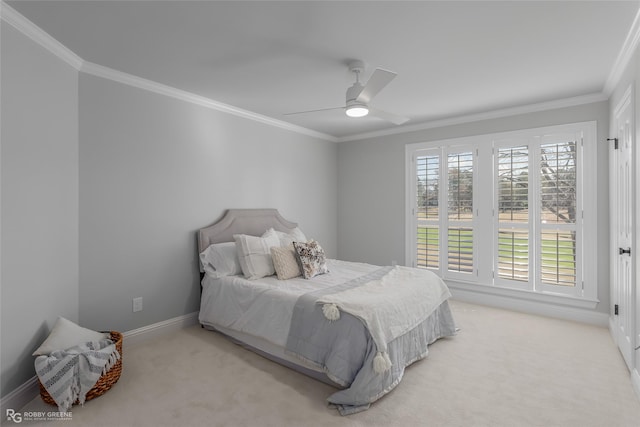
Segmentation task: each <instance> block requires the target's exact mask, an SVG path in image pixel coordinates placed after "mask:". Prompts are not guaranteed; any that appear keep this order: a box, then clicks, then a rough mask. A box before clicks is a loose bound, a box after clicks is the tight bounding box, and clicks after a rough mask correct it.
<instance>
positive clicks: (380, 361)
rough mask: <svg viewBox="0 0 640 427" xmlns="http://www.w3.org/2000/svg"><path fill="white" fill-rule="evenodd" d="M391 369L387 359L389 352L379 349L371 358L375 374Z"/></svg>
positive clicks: (389, 361) (389, 360)
mask: <svg viewBox="0 0 640 427" xmlns="http://www.w3.org/2000/svg"><path fill="white" fill-rule="evenodd" d="M389 369H391V359H389V353H387V352H386V351H385V352H381V351H379V352H378V354H376V357H374V358H373V371H374V372H375V373H376V374H381V373H383V372H387V371H388V370H389Z"/></svg>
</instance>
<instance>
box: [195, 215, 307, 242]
mask: <svg viewBox="0 0 640 427" xmlns="http://www.w3.org/2000/svg"><path fill="white" fill-rule="evenodd" d="M297 226H298V224H297V223H295V222H291V221H287V220H286V219H284V218H283V217H282V216H281V215H280V213H279V212H278V210H277V209H228V210H227V211H226V212H225V214H224V216H223V217H222V218H221V219H220V220H219V221H217V222H216V223H214V224H213V225H210V226H209V227H205V228H201V229H200V230H199V231H198V250H199V252H202V251H204V250H205V249H207V248H208V247H209V245H212V244H214V243H223V242H233V235H234V234H249V235H251V236H262V234H263V233H264V232H265V231H267V230H268V229H269V228H274V229H275V230H277V231H285V232H288V231H291V230H293V229H294V228H296V227H297Z"/></svg>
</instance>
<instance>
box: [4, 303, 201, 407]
mask: <svg viewBox="0 0 640 427" xmlns="http://www.w3.org/2000/svg"><path fill="white" fill-rule="evenodd" d="M196 324H198V312H197V311H194V312H193V313H189V314H185V315H182V316H178V317H174V318H173V319H168V320H163V321H162V322H158V323H154V324H152V325H148V326H143V327H142V328H138V329H133V330H131V331H127V332H124V333H123V334H122V335H123V340H124V343H125V344H126V345H127V346H135V345H139V344H141V343H143V342H145V341H148V340H150V339H152V338H156V337H159V336H162V335H164V334H168V333H171V332H175V331H177V330H180V329H183V328H187V327H189V326H192V325H196ZM39 393H40V388H39V385H38V377H37V376H35V375H34V376H33V377H31V378H29V379H28V380H27V381H26V382H25V383H24V384H22V385H21V386H19V387H18V388H16V389H15V390H13V391H11V392H10V393H8V394H7V395H6V396H4V397H3V398H2V399H0V413H1V414H3V415H4V414H6V413H7V409H13V410H15V411H19V410H20V409H21V408H22V407H24V406H25V405H26V404H27V403H29V402H31V401H32V400H33V399H34V398H35V397H36V396H38V394H39Z"/></svg>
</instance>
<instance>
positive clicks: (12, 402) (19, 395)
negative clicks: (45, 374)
mask: <svg viewBox="0 0 640 427" xmlns="http://www.w3.org/2000/svg"><path fill="white" fill-rule="evenodd" d="M38 393H40V388H39V386H38V377H37V376H35V375H34V376H33V377H31V378H29V379H28V380H27V382H25V383H24V384H22V385H21V386H19V387H18V388H16V389H15V390H13V391H12V392H11V393H9V394H7V395H6V396H5V397H3V398H2V399H0V411H1V412H0V413H2V416H5V414H6V413H7V409H13V410H14V411H19V410H20V409H21V408H22V407H23V406H24V405H26V404H27V403H29V402H31V401H32V400H33V398H34V397H36V396H37V395H38Z"/></svg>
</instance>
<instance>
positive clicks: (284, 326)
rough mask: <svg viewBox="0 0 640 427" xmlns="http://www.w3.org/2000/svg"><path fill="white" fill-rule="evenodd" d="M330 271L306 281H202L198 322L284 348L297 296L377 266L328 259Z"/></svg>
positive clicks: (236, 278)
mask: <svg viewBox="0 0 640 427" xmlns="http://www.w3.org/2000/svg"><path fill="white" fill-rule="evenodd" d="M327 263H328V267H329V272H330V274H323V275H320V276H316V277H314V278H313V279H310V280H307V279H303V278H302V277H298V278H295V279H289V280H278V279H277V277H275V276H270V277H264V278H262V279H259V280H247V279H245V278H244V277H243V276H227V277H222V278H219V279H214V278H212V277H210V276H207V275H205V278H204V279H203V280H202V298H201V304H200V314H199V319H200V323H201V324H204V325H210V326H223V327H225V328H229V329H232V330H235V331H239V332H244V333H247V334H251V335H254V336H256V337H261V338H263V339H265V340H267V341H269V342H271V343H273V344H276V345H278V346H281V347H284V346H285V345H286V343H287V336H288V334H289V326H290V324H291V316H292V313H293V307H294V306H295V303H296V301H297V300H298V297H299V296H300V295H303V294H305V293H307V292H311V291H315V290H318V289H321V288H328V287H331V286H335V285H338V284H341V283H344V282H347V281H349V280H352V279H355V278H357V277H359V276H362V275H364V274H367V273H371V272H372V271H374V270H376V269H378V268H380V267H378V266H375V265H371V264H362V263H354V262H345V261H339V260H328V261H327Z"/></svg>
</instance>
